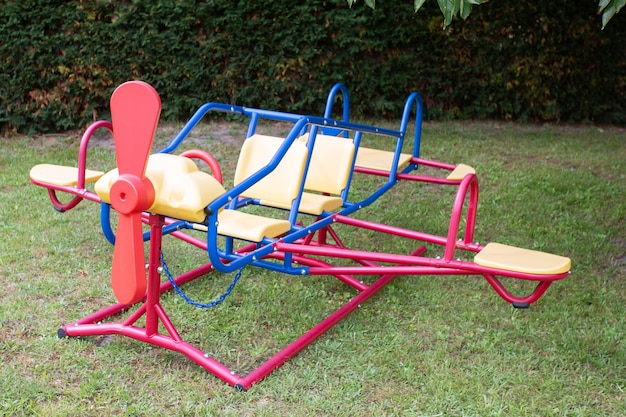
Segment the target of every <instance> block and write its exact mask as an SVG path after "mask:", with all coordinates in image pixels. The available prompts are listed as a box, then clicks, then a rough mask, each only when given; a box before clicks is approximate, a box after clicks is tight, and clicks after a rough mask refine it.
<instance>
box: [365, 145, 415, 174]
mask: <svg viewBox="0 0 626 417" xmlns="http://www.w3.org/2000/svg"><path fill="white" fill-rule="evenodd" d="M394 156H395V154H394V153H393V152H390V151H382V150H380V149H372V148H365V147H359V149H358V151H357V154H356V163H355V165H356V166H358V167H361V168H369V169H378V170H381V171H390V170H391V165H392V163H393V159H394ZM412 157H413V156H412V155H409V154H406V153H401V154H400V158H399V159H398V168H401V167H403V166H405V165H407V164H408V163H409V162H411V158H412Z"/></svg>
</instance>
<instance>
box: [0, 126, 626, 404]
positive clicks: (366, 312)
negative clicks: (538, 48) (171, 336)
mask: <svg viewBox="0 0 626 417" xmlns="http://www.w3.org/2000/svg"><path fill="white" fill-rule="evenodd" d="M177 128H178V127H175V126H168V127H165V128H162V129H160V131H159V138H158V139H159V142H160V143H163V142H164V141H165V140H166V139H167V138H169V137H171V136H172V135H173V134H174V133H175V132H176V131H177ZM272 128H276V129H278V127H276V126H272ZM244 134H245V128H244V127H243V126H242V125H240V124H239V123H238V122H232V123H225V122H221V123H209V124H207V125H203V126H201V127H200V129H199V130H198V132H197V133H196V134H195V136H194V140H193V143H191V144H189V146H188V147H197V148H201V149H206V150H208V151H209V152H211V153H213V154H214V155H216V157H217V158H218V159H219V160H220V163H222V165H223V167H224V171H225V174H226V176H227V178H232V170H233V167H234V164H235V163H236V154H237V152H238V149H239V146H240V145H241V140H242V138H243V135H244ZM78 141H79V135H58V136H55V135H52V136H45V137H17V138H4V139H1V140H0V149H1V153H0V187H1V188H0V189H1V190H2V194H1V195H2V198H1V199H0V231H1V236H2V250H1V251H0V283H1V284H2V286H1V288H2V291H0V360H1V362H2V366H1V367H0V387H1V388H0V415H16V416H20V415H46V416H93V415H121V416H140V415H146V416H152V415H172V416H183V415H184V416H190V415H216V416H218V415H219V416H240V415H244V416H275V415H298V416H320V415H328V416H330V415H333V416H334V415H337V416H381V415H387V416H393V415H398V416H420V415H423V416H427V415H428V416H444V415H459V416H460V415H463V416H530V415H541V416H590V415H594V416H596V415H615V416H617V415H625V414H626V393H625V392H626V342H625V339H624V334H626V319H625V315H624V302H625V301H626V133H625V132H624V130H623V129H617V128H606V129H599V128H597V127H567V126H526V125H516V124H506V123H499V124H494V123H437V124H426V126H425V128H424V138H423V145H422V155H423V156H424V157H427V158H432V159H438V160H442V161H445V162H452V163H460V162H463V163H466V164H469V165H472V166H474V167H475V168H476V169H477V171H478V173H479V179H480V182H481V197H480V207H479V216H478V225H477V230H476V239H477V240H478V241H480V242H481V243H486V242H488V241H498V242H501V243H507V244H512V245H517V246H522V247H527V248H531V249H538V250H544V251H549V252H554V253H557V254H562V255H566V256H569V257H571V258H572V261H573V271H572V274H571V276H569V277H568V278H567V279H565V280H563V281H559V282H557V283H555V284H554V285H553V286H552V287H551V288H550V289H549V290H548V292H547V293H546V295H545V296H544V297H543V298H542V299H540V300H539V301H538V302H537V303H535V304H533V305H532V306H531V308H529V309H527V310H515V309H513V308H512V307H511V306H510V305H509V304H507V303H505V302H504V301H502V300H501V299H500V298H499V297H498V296H497V295H496V294H495V292H493V291H492V290H491V289H490V287H489V286H488V284H487V283H486V282H485V281H484V280H482V279H481V278H479V277H429V276H416V277H409V276H401V277H398V278H397V279H396V280H395V281H394V282H393V283H392V284H390V285H389V286H388V287H387V288H385V289H384V290H383V291H382V292H381V293H380V294H379V295H377V296H375V297H374V298H373V299H372V300H370V301H368V302H367V303H365V304H364V305H362V306H361V308H360V309H359V310H357V311H356V312H355V313H354V314H352V315H351V316H349V317H348V318H347V319H345V320H344V321H342V322H341V323H340V324H339V325H337V326H336V327H335V328H334V329H332V330H331V331H330V332H328V333H327V334H326V335H324V336H322V337H321V338H320V339H319V340H318V341H316V342H315V343H314V344H313V345H311V346H310V347H308V348H307V349H305V350H304V351H302V352H301V353H300V354H299V355H298V356H296V357H295V358H293V359H292V360H291V361H289V362H288V363H286V364H285V365H284V366H283V367H281V368H279V369H278V370H277V371H276V372H274V373H273V374H271V375H270V376H269V377H268V378H267V379H265V380H264V381H262V382H260V383H259V384H257V385H254V386H253V387H252V388H251V389H250V390H249V391H247V392H245V393H239V392H235V391H234V390H233V389H232V388H231V387H229V386H227V385H226V384H224V383H222V382H221V381H219V380H218V379H216V378H215V377H213V376H212V375H210V374H208V373H207V372H205V371H204V370H202V369H201V368H200V367H198V366H197V365H195V364H193V363H192V362H190V361H188V360H187V359H186V358H184V357H183V356H181V355H178V354H175V353H172V352H169V351H165V350H163V349H159V348H155V347H150V346H147V345H145V344H141V343H139V342H136V341H133V340H129V339H125V338H121V337H106V338H84V339H63V340H60V339H58V338H57V337H56V330H57V329H58V328H59V327H60V326H61V325H63V324H65V323H67V322H71V321H73V320H76V319H78V318H80V317H82V316H84V315H86V314H89V313H91V312H93V311H95V310H97V309H99V308H102V307H105V306H106V305H108V304H109V303H111V302H112V301H113V296H112V293H111V290H110V288H109V284H108V282H109V278H108V274H109V268H110V258H111V254H112V248H111V246H110V245H109V244H108V243H106V241H105V239H104V238H103V237H102V234H101V232H100V229H99V218H98V215H99V210H98V206H97V205H96V204H92V203H89V202H84V203H81V204H80V205H79V206H78V207H77V208H75V209H73V210H71V211H70V212H68V213H63V214H60V213H57V212H55V211H54V210H53V209H52V207H51V205H50V203H49V201H48V199H47V195H46V192H45V190H44V189H42V188H40V187H36V186H33V185H31V184H30V183H29V180H28V171H29V169H30V167H31V166H33V165H35V164H37V163H43V162H48V163H56V164H68V165H74V164H75V159H76V154H77V149H78ZM111 144H112V142H111V139H110V138H109V137H107V136H106V135H105V136H99V137H98V138H97V140H95V141H94V147H93V149H91V150H90V155H89V165H90V167H93V168H98V169H103V170H104V169H109V168H111V167H112V166H113V165H114V158H113V153H112V145H111ZM372 186H373V184H372V183H370V182H365V183H362V185H360V186H357V187H356V188H355V190H354V192H355V193H359V192H366V191H367V188H368V187H372ZM359 187H361V188H360V189H359ZM355 195H357V194H355ZM451 198H452V195H451V193H450V190H446V189H441V188H439V187H432V186H420V187H416V186H414V185H411V184H399V186H398V187H397V188H396V189H394V190H393V191H392V192H391V193H389V194H388V195H387V196H385V198H383V199H381V200H380V201H378V202H377V203H376V204H375V205H373V206H372V207H370V208H368V209H367V210H366V211H364V212H363V213H360V214H359V215H362V216H365V217H367V218H369V219H373V220H376V221H381V222H385V223H390V224H398V225H401V226H405V227H409V228H414V229H417V230H423V231H429V232H434V233H445V231H446V229H447V221H448V218H449V211H450V204H451ZM345 232H346V233H347V234H346V235H345V236H344V237H345V239H346V240H347V241H348V242H349V243H350V244H353V245H355V246H359V247H364V248H381V249H384V250H392V251H397V252H399V253H406V252H407V251H408V250H411V245H410V244H409V243H407V242H405V241H402V240H400V241H395V240H384V241H381V240H380V239H378V238H377V237H375V236H371V235H370V234H368V233H364V232H354V231H352V232H350V231H345ZM164 251H165V255H166V256H167V259H168V261H169V265H170V268H171V269H172V270H173V272H182V271H184V270H185V269H187V268H190V267H192V266H194V265H197V264H198V263H200V262H204V261H206V255H205V254H204V253H202V252H201V251H198V250H195V249H192V248H189V247H187V246H185V245H184V244H182V243H180V242H177V241H174V240H172V239H166V241H165V242H164ZM231 279H232V276H231V275H226V276H221V275H217V274H215V275H210V276H207V277H204V278H203V279H200V280H197V281H196V282H193V283H190V284H188V285H187V286H186V287H185V289H186V291H187V292H188V294H189V295H190V296H192V297H194V298H196V299H198V300H200V301H208V300H211V299H213V298H215V297H216V296H217V295H219V294H220V293H221V292H222V291H223V290H224V289H225V288H226V286H227V285H228V283H229V282H230V280H231ZM511 285H517V284H515V283H511ZM520 287H523V285H520ZM520 289H522V288H520ZM352 295H353V293H352V292H351V291H349V290H348V289H347V288H346V287H345V286H343V284H341V283H339V282H337V281H336V280H334V279H331V278H328V277H292V276H284V275H280V274H276V273H269V272H267V271H261V270H257V269H252V268H248V269H246V270H245V272H244V274H243V277H242V278H241V280H240V282H239V284H238V285H237V287H236V288H235V290H234V291H233V293H232V294H231V296H230V297H229V298H228V299H227V300H226V301H225V302H224V303H223V304H221V305H220V306H219V307H217V308H214V309H212V310H210V311H201V310H196V309H194V308H192V307H190V306H187V305H186V304H185V303H184V302H183V301H182V300H181V299H180V298H179V297H178V296H176V295H175V294H167V295H165V296H164V297H163V306H164V307H165V309H166V310H167V311H168V313H169V314H170V317H171V318H172V320H173V321H174V322H175V323H176V325H177V326H178V329H179V331H180V332H181V333H182V335H183V337H185V338H186V339H188V340H189V341H192V342H194V343H197V344H198V345H200V346H201V347H202V349H204V350H206V351H207V352H210V353H211V354H212V355H214V356H215V357H217V358H218V359H220V360H221V361H222V362H224V363H225V364H227V365H228V366H231V367H233V368H234V369H236V370H237V371H239V372H241V373H243V374H245V373H246V372H248V371H250V370H251V369H253V368H254V367H255V366H256V365H258V364H259V363H261V362H262V361H264V360H265V359H267V358H268V357H270V356H271V355H272V354H273V353H275V352H276V351H277V350H278V349H279V348H280V347H282V346H284V345H285V344H287V343H289V342H290V341H292V340H293V339H294V338H295V337H297V336H298V335H300V334H301V333H302V332H303V331H305V330H307V329H308V328H310V327H311V326H312V325H314V324H315V323H317V322H318V321H319V320H320V319H322V318H323V317H324V316H325V315H326V314H328V313H330V312H332V311H333V309H335V308H337V307H338V306H339V305H340V304H341V303H342V302H345V301H347V300H348V299H349V297H351V296H352Z"/></svg>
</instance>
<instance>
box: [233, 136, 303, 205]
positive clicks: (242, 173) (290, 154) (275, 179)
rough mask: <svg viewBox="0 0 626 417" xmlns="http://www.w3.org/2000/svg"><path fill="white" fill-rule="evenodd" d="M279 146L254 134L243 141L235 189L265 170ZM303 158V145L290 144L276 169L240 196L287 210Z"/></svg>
mask: <svg viewBox="0 0 626 417" xmlns="http://www.w3.org/2000/svg"><path fill="white" fill-rule="evenodd" d="M282 143H283V139H282V138H276V137H273V136H265V135H258V134H255V135H253V136H251V137H249V138H248V139H246V140H245V142H244V143H243V146H242V147H241V152H240V154H239V160H238V162H237V169H236V171H235V182H234V183H235V185H237V184H239V183H240V182H242V181H243V180H244V179H246V178H248V177H249V176H251V175H252V174H254V173H255V172H257V171H258V170H260V169H261V168H263V167H265V166H266V165H267V164H268V163H269V162H270V160H271V159H272V158H273V157H274V155H275V154H276V152H277V151H278V148H279V147H280V146H281V145H282ZM307 154H308V150H307V148H306V145H305V144H304V143H302V142H299V141H294V143H293V144H292V145H291V147H290V148H289V150H288V151H287V153H286V154H285V156H284V158H283V159H282V160H281V161H280V163H279V164H278V166H277V167H276V169H275V170H274V171H272V172H271V173H269V174H268V175H267V176H266V177H264V178H262V179H261V180H260V181H258V182H257V183H256V184H254V185H253V186H252V187H250V188H249V189H247V190H246V191H245V192H244V193H242V196H244V197H251V198H258V199H261V200H268V201H274V202H276V203H278V204H282V205H287V206H289V207H291V203H292V201H293V199H294V198H296V196H297V195H298V192H299V191H300V186H301V185H302V177H303V175H304V167H305V164H306V158H307Z"/></svg>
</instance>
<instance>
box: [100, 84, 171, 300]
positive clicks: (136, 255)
mask: <svg viewBox="0 0 626 417" xmlns="http://www.w3.org/2000/svg"><path fill="white" fill-rule="evenodd" d="M160 113H161V99H160V98H159V95H158V93H157V92H156V90H155V89H154V88H152V86H150V85H149V84H147V83H145V82H143V81H129V82H126V83H124V84H122V85H120V86H119V87H118V88H117V89H116V90H115V91H114V92H113V95H112V96H111V119H112V120H111V121H112V123H113V137H114V140H115V158H116V159H117V168H118V171H119V177H118V179H117V180H116V181H115V182H114V183H113V185H112V186H111V190H110V192H109V196H110V199H111V205H112V206H113V208H114V209H115V210H116V211H117V212H118V213H119V220H118V225H117V233H116V237H115V247H114V249H113V268H112V270H111V285H112V287H113V293H114V294H115V297H116V298H117V300H118V301H119V302H120V303H122V304H133V303H136V302H137V301H140V300H141V299H142V297H143V296H144V295H145V293H146V269H145V256H144V245H143V238H142V234H143V232H142V222H141V213H142V212H143V211H145V210H147V209H148V208H149V207H150V206H151V205H152V203H153V202H154V187H153V186H152V183H151V182H150V180H149V179H148V178H146V176H145V172H146V165H147V163H148V156H149V155H150V149H151V148H152V141H153V140H154V134H155V131H156V128H157V124H158V122H159V115H160Z"/></svg>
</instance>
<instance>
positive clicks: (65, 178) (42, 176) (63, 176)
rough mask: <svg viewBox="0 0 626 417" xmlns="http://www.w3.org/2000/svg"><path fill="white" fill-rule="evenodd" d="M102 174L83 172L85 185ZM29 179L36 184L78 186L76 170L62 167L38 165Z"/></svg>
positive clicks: (31, 172) (88, 170) (89, 171)
mask: <svg viewBox="0 0 626 417" xmlns="http://www.w3.org/2000/svg"><path fill="white" fill-rule="evenodd" d="M102 175H104V172H100V171H92V170H90V169H87V170H85V183H90V182H94V181H97V180H98V179H99V178H100V177H101V176H102ZM30 177H31V178H32V179H33V180H35V181H38V182H41V183H46V184H53V185H60V186H75V185H77V184H78V168H75V167H68V166H63V165H51V164H39V165H35V166H34V167H32V168H31V170H30Z"/></svg>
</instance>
